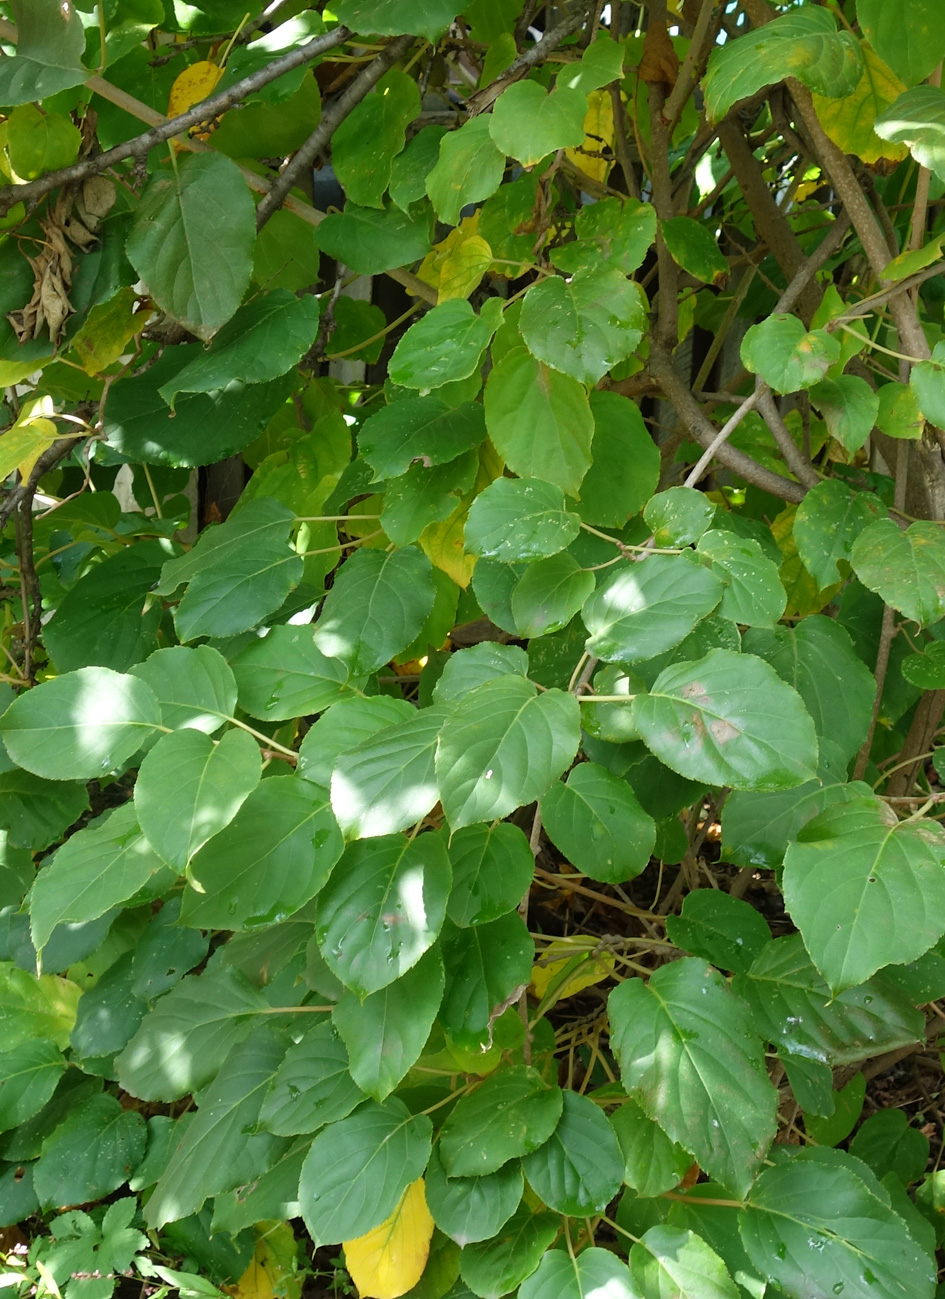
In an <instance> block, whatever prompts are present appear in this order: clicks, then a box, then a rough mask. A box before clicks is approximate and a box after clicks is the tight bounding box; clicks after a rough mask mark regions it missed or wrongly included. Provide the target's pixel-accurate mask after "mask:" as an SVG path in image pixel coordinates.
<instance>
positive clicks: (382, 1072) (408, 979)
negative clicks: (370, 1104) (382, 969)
mask: <svg viewBox="0 0 945 1299" xmlns="http://www.w3.org/2000/svg"><path fill="white" fill-rule="evenodd" d="M443 985H444V976H443V958H442V957H441V956H440V953H439V952H438V951H437V950H436V948H431V949H430V951H428V952H426V953H424V955H423V956H421V957H420V960H419V961H418V962H417V964H416V965H415V966H414V967H413V969H411V970H408V971H407V973H406V974H402V975H401V976H400V978H399V979H397V980H395V982H394V983H389V984H388V985H387V987H386V988H381V989H380V990H379V991H378V992H372V993H371V994H370V995H369V996H367V997H365V998H364V1000H363V1001H362V1000H360V999H359V998H358V997H357V996H356V995H355V993H353V992H346V993H345V995H344V996H343V997H342V999H341V1001H339V1003H338V1005H337V1006H336V1007H335V1009H334V1011H333V1012H332V1021H333V1023H334V1025H335V1027H336V1028H337V1030H338V1032H339V1033H340V1034H341V1037H342V1038H343V1040H344V1043H345V1046H346V1047H347V1048H348V1059H349V1061H350V1063H349V1066H348V1067H349V1070H350V1073H351V1077H352V1078H353V1079H354V1081H355V1083H356V1084H357V1086H358V1087H360V1088H361V1090H362V1091H364V1092H366V1093H367V1094H368V1095H369V1096H373V1097H374V1099H375V1100H377V1101H384V1100H386V1099H387V1097H388V1096H389V1095H390V1093H391V1092H392V1091H393V1090H394V1088H395V1087H396V1086H397V1084H398V1083H399V1082H400V1080H401V1079H402V1078H403V1076H404V1075H405V1074H406V1073H407V1071H408V1069H411V1068H412V1067H413V1065H414V1064H416V1062H417V1059H418V1057H419V1055H420V1053H421V1051H422V1050H423V1047H424V1044H425V1043H426V1040H427V1038H428V1037H429V1035H430V1029H431V1028H432V1027H433V1021H434V1019H435V1018H436V1012H437V1011H438V1010H439V1008H440V1001H441V999H442V997H443Z"/></svg>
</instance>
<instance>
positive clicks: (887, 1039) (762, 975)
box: [734, 934, 923, 1067]
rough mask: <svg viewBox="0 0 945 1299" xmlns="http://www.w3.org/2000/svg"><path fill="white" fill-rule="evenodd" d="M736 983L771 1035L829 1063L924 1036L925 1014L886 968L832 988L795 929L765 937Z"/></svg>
mask: <svg viewBox="0 0 945 1299" xmlns="http://www.w3.org/2000/svg"><path fill="white" fill-rule="evenodd" d="M734 987H735V990H736V991H737V992H738V993H739V995H740V996H742V997H744V999H745V1000H746V1001H747V1002H748V1004H749V1005H750V1006H751V1012H752V1018H753V1019H754V1022H755V1026H756V1028H757V1030H758V1032H759V1033H761V1034H762V1035H763V1036H764V1037H766V1038H767V1039H768V1041H770V1042H774V1043H775V1044H776V1045H777V1046H778V1048H779V1049H780V1050H782V1051H787V1052H790V1053H791V1054H792V1055H796V1056H801V1057H802V1058H804V1059H806V1060H816V1061H819V1062H821V1063H822V1064H828V1065H830V1066H831V1067H835V1066H837V1065H844V1064H856V1063H858V1062H859V1061H860V1060H869V1059H870V1058H872V1057H873V1056H875V1055H882V1054H883V1052H884V1051H895V1050H897V1049H898V1048H899V1047H901V1046H905V1045H907V1044H908V1043H910V1042H915V1041H917V1040H918V1039H920V1038H921V1037H922V1033H923V1019H922V1016H921V1015H920V1014H919V1012H918V1011H917V1010H915V1009H914V1007H913V1006H911V1005H909V1003H908V1001H907V1000H906V999H905V997H904V996H903V995H902V993H901V992H899V991H898V990H897V989H896V987H895V985H894V984H893V983H892V982H891V981H889V980H888V979H887V978H886V976H885V975H876V976H875V977H874V978H872V979H870V980H869V981H868V982H867V983H864V984H862V985H861V986H860V987H858V988H849V989H847V990H846V991H845V992H841V993H837V994H834V993H832V992H831V991H830V988H829V987H828V986H827V983H826V982H825V980H824V979H823V978H822V977H821V975H820V974H819V973H818V972H817V970H816V969H815V968H814V965H813V963H812V961H811V959H810V957H809V956H808V954H807V952H806V951H805V950H804V944H803V941H802V939H801V936H800V934H790V935H788V936H786V937H784V938H776V939H774V940H773V941H772V942H770V943H768V944H767V946H766V947H765V948H764V949H763V951H761V952H760V953H759V954H758V956H757V957H756V958H755V960H754V962H753V964H752V966H751V968H750V970H749V971H748V973H747V974H746V975H738V976H736V978H735V983H734Z"/></svg>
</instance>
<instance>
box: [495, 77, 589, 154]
mask: <svg viewBox="0 0 945 1299" xmlns="http://www.w3.org/2000/svg"><path fill="white" fill-rule="evenodd" d="M586 112H587V96H586V94H584V95H582V94H581V92H580V91H579V90H571V89H567V88H564V87H562V88H561V89H559V90H555V91H553V92H552V94H550V95H549V94H548V93H547V91H546V90H544V89H543V87H542V86H540V85H538V83H537V82H535V81H518V82H515V83H514V84H513V85H511V86H509V87H508V89H507V90H504V91H503V92H502V94H501V95H500V96H499V98H498V99H497V100H496V103H495V108H494V109H493V110H492V116H491V118H489V119H488V120H489V133H490V134H491V136H492V138H493V140H494V141H495V144H496V147H497V148H498V149H499V150H500V151H501V152H502V153H506V154H509V155H510V156H511V157H513V158H517V159H518V161H519V162H520V163H522V165H523V166H525V167H533V166H534V165H535V163H537V162H541V160H542V158H545V157H547V155H548V154H549V153H554V152H555V150H556V149H577V148H578V147H579V146H580V145H582V144H583V143H584V116H585V114H586Z"/></svg>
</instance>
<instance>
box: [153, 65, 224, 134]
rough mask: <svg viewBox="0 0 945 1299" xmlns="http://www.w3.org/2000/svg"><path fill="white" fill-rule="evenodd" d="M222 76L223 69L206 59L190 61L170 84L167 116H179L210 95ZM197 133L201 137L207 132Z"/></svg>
mask: <svg viewBox="0 0 945 1299" xmlns="http://www.w3.org/2000/svg"><path fill="white" fill-rule="evenodd" d="M222 76H223V69H222V68H218V67H217V65H216V64H215V63H208V62H207V61H206V60H202V61H201V62H200V63H192V64H191V65H190V67H189V68H184V71H183V72H182V73H181V74H180V76H179V77H178V78H177V80H176V81H175V82H174V84H173V86H171V93H170V94H169V95H168V97H167V115H168V117H179V116H180V114H181V113H186V112H187V110H188V108H193V107H194V105H195V104H199V103H200V102H201V100H204V99H206V98H207V96H208V95H212V94H213V92H214V90H215V89H216V85H217V82H218V81H219V80H220V78H221V77H222ZM197 134H198V136H200V137H201V138H203V137H204V136H206V134H207V132H206V131H198V132H197Z"/></svg>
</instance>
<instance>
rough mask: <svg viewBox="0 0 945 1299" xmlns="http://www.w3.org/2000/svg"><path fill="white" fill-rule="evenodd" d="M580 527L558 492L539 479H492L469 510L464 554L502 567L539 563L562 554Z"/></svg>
mask: <svg viewBox="0 0 945 1299" xmlns="http://www.w3.org/2000/svg"><path fill="white" fill-rule="evenodd" d="M580 526H581V521H580V519H579V518H578V516H577V515H576V514H571V513H570V512H569V511H568V510H566V509H565V502H564V493H563V492H562V490H561V488H560V487H557V486H555V485H554V484H553V483H546V482H542V481H541V479H539V478H497V479H496V480H495V482H493V483H490V484H489V486H488V487H487V488H486V489H485V490H484V491H482V492H480V493H479V495H478V496H477V497H476V499H475V500H474V501H473V503H472V505H471V507H470V510H469V516H468V518H467V520H466V532H465V540H466V549H467V550H468V551H469V552H470V553H471V554H473V555H482V556H484V557H485V558H487V559H499V560H502V561H503V563H514V562H515V561H517V560H533V559H539V558H540V557H541V556H543V555H554V554H557V552H558V551H561V550H564V548H565V546H567V545H570V543H571V542H572V541H573V540H574V538H575V537H576V536H577V535H578V531H579V529H580Z"/></svg>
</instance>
